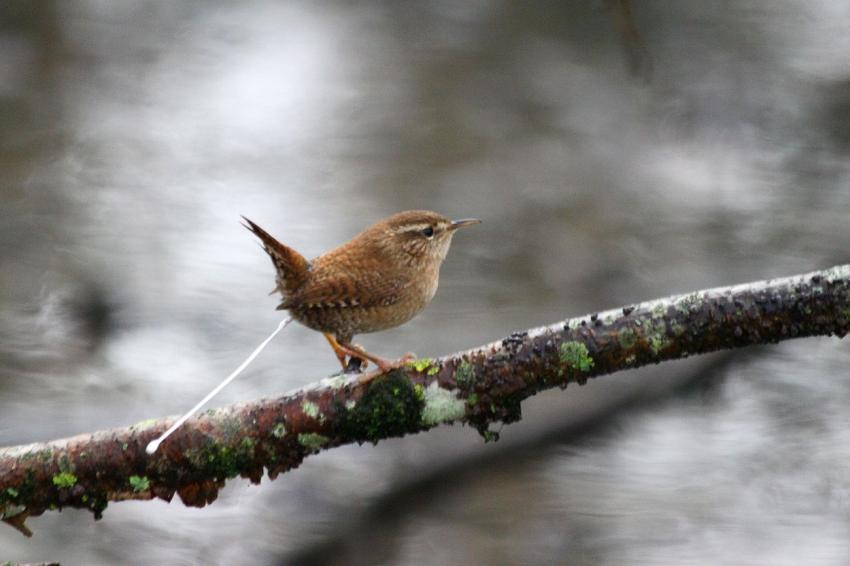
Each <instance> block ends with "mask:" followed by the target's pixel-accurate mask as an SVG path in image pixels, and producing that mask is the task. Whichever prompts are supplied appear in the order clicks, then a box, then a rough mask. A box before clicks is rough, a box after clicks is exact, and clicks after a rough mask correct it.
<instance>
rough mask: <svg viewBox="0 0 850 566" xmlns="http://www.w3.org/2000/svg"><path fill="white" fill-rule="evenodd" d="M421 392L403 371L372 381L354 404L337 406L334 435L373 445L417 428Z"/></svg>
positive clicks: (422, 395)
mask: <svg viewBox="0 0 850 566" xmlns="http://www.w3.org/2000/svg"><path fill="white" fill-rule="evenodd" d="M424 407H425V391H424V389H423V388H422V386H421V385H413V384H412V383H411V382H410V380H408V379H407V377H406V376H405V375H404V372H401V371H394V372H392V373H391V374H389V375H388V376H386V377H383V378H378V379H376V380H375V381H374V382H373V383H372V384H371V386H370V387H369V388H368V389H367V390H366V392H365V393H364V394H363V397H362V398H361V399H360V400H359V401H358V402H357V404H356V405H355V406H354V407H352V408H348V407H347V406H346V405H342V404H339V405H338V406H337V411H338V416H337V419H336V421H337V423H336V427H335V430H336V434H337V435H339V436H340V437H341V438H343V439H351V440H356V441H357V442H365V441H369V442H373V443H377V442H378V440H380V439H382V438H390V437H394V436H403V435H404V434H407V433H409V432H414V431H416V430H419V429H420V428H421V424H420V423H421V416H422V410H423V408H424Z"/></svg>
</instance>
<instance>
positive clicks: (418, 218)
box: [372, 210, 481, 264]
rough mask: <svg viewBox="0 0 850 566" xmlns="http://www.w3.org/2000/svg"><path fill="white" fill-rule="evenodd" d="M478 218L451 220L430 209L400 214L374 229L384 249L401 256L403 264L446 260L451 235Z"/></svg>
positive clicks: (475, 221) (380, 223)
mask: <svg viewBox="0 0 850 566" xmlns="http://www.w3.org/2000/svg"><path fill="white" fill-rule="evenodd" d="M480 222H481V221H480V220H478V219H477V218H464V219H461V220H450V219H449V218H446V217H445V216H443V215H442V214H438V213H436V212H431V211H429V210H408V211H405V212H399V213H398V214H394V215H393V216H390V217H389V218H386V219H384V220H382V221H381V222H379V223H378V224H376V225H375V226H373V227H372V228H374V229H375V230H376V235H377V236H379V237H380V238H381V239H382V240H384V242H383V243H384V246H383V247H384V249H385V250H387V251H389V252H391V253H393V254H399V255H401V256H403V258H404V259H405V260H406V263H414V262H437V263H438V264H439V263H441V262H442V261H443V260H444V259H446V254H447V253H448V252H449V246H450V245H451V242H452V236H454V233H455V232H456V231H457V229H458V228H462V227H464V226H471V225H473V224H479V223H480Z"/></svg>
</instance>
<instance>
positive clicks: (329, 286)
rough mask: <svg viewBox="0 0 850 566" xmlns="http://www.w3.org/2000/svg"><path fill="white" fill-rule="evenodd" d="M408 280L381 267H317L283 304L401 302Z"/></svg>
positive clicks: (334, 305) (322, 305)
mask: <svg viewBox="0 0 850 566" xmlns="http://www.w3.org/2000/svg"><path fill="white" fill-rule="evenodd" d="M404 287H405V281H404V280H403V279H401V278H400V277H392V276H387V275H385V274H382V273H381V272H379V271H364V272H358V273H357V274H356V276H355V275H353V274H351V273H347V272H343V271H337V270H334V271H333V272H328V273H322V272H321V271H318V272H317V271H314V272H313V273H312V274H311V276H310V278H309V279H308V280H307V281H306V282H305V284H304V285H303V286H302V287H301V288H300V289H298V291H297V292H295V293H294V294H293V295H292V296H290V297H287V298H286V299H285V300H284V301H283V303H281V305H280V307H279V308H282V309H288V308H292V307H295V306H298V305H301V306H305V307H307V308H346V307H373V306H381V305H383V306H388V305H392V304H394V303H396V302H398V300H399V297H400V295H401V292H402V290H403V289H404Z"/></svg>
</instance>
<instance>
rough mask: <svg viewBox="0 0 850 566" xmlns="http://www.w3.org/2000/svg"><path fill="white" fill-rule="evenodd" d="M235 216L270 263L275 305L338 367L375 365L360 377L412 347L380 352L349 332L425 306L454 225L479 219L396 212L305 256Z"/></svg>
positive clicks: (400, 320) (404, 317)
mask: <svg viewBox="0 0 850 566" xmlns="http://www.w3.org/2000/svg"><path fill="white" fill-rule="evenodd" d="M243 218H244V219H245V222H247V225H246V228H248V229H249V230H251V231H252V232H253V233H254V234H256V235H257V237H258V238H260V240H261V241H262V243H263V247H264V248H265V250H266V253H268V254H269V256H270V257H271V260H272V263H273V264H274V267H275V270H276V271H277V278H276V283H277V284H276V286H275V288H274V289H273V290H272V293H276V292H279V293H280V294H281V297H282V301H281V303H280V305H278V307H277V308H278V310H288V311H289V312H290V314H291V315H292V318H294V319H295V320H297V321H298V322H300V323H301V324H303V325H304V326H307V327H308V328H312V329H313V330H317V331H319V332H321V333H322V334H324V335H325V338H326V339H327V341H328V342H329V343H330V345H331V347H332V348H333V350H334V353H335V354H336V357H337V359H338V360H339V363H340V364H342V367H343V370H346V369H348V368H349V367H355V368H356V367H358V366H360V365H361V364H362V367H364V368H365V367H366V364H367V362H366V360H369V361H371V362H373V363H375V365H377V366H378V371H375V372H372V373H369V374H364V375H363V376H361V378H360V381H368V380H369V379H371V378H373V377H375V376H376V375H380V374H381V373H384V372H387V371H390V370H392V369H395V368H397V367H399V366H401V365H402V364H403V363H404V362H406V361H408V360H409V359H410V358H411V357H412V354H406V355H405V356H403V357H401V358H399V359H398V360H388V359H384V358H381V357H378V356H375V355H373V354H370V353H369V352H367V351H366V350H364V349H363V348H362V347H361V346H358V345H356V344H354V343H352V339H353V338H354V336H355V335H356V334H363V333H368V332H377V331H379V330H386V329H388V328H394V327H396V326H399V325H401V324H404V323H405V322H407V321H408V320H410V319H411V318H413V317H414V316H416V315H417V314H418V313H419V312H420V311H421V310H422V309H423V308H425V306H426V305H427V304H428V303H429V302H430V301H431V299H432V298H433V297H434V293H436V291H437V284H438V282H439V278H440V265H441V264H442V263H443V260H444V259H446V254H447V253H448V251H449V246H450V245H451V242H452V236H454V234H455V231H456V230H457V229H458V228H462V227H464V226H470V225H472V224H478V223H480V222H481V221H480V220H478V219H477V218H465V219H462V220H449V219H448V218H446V217H445V216H442V215H440V214H437V213H436V212H430V211H427V210H409V211H406V212H399V213H398V214H394V215H393V216H390V217H388V218H385V219H383V220H380V221H378V222H376V223H375V224H372V225H371V226H369V227H368V228H366V229H365V230H363V231H362V232H360V233H359V234H358V235H357V236H355V237H354V238H352V239H351V240H350V241H348V242H346V243H345V244H342V245H341V246H339V247H337V248H334V249H332V250H330V251H328V252H326V253H324V254H322V255H320V256H319V257H317V258H315V259H313V260H310V261H308V260H307V259H305V258H304V256H302V255H301V254H299V253H298V252H296V251H295V250H293V249H292V248H290V247H288V246H286V245H284V244H282V243H281V242H279V241H278V240H276V239H275V238H274V237H272V236H271V235H270V234H269V233H268V232H266V231H265V230H263V229H262V228H260V227H259V226H258V225H257V224H255V223H254V222H252V221H251V220H248V219H247V218H245V217H243Z"/></svg>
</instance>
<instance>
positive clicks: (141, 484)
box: [129, 476, 151, 493]
mask: <svg viewBox="0 0 850 566" xmlns="http://www.w3.org/2000/svg"><path fill="white" fill-rule="evenodd" d="M129 483H130V487H132V488H133V491H134V492H136V493H139V492H140V491H147V490H149V489H150V487H151V482H150V480H148V478H147V476H130V480H129Z"/></svg>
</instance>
